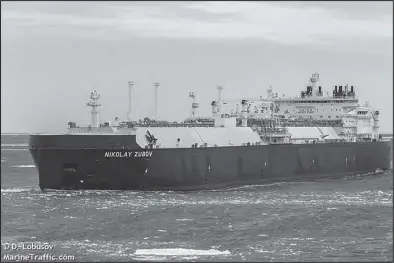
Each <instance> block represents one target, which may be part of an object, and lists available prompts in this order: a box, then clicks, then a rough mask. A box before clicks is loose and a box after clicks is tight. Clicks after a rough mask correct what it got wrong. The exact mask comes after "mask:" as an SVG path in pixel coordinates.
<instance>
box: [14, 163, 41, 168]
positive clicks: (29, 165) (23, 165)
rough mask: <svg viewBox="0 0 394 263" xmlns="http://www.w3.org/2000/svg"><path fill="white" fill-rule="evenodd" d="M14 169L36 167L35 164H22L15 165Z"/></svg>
mask: <svg viewBox="0 0 394 263" xmlns="http://www.w3.org/2000/svg"><path fill="white" fill-rule="evenodd" d="M12 167H14V168H33V167H36V166H35V165H34V164H21V165H14V166H12Z"/></svg>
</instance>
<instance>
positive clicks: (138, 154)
mask: <svg viewBox="0 0 394 263" xmlns="http://www.w3.org/2000/svg"><path fill="white" fill-rule="evenodd" d="M151 156H152V151H143V152H105V154H104V157H106V158H135V157H136V158H138V157H151Z"/></svg>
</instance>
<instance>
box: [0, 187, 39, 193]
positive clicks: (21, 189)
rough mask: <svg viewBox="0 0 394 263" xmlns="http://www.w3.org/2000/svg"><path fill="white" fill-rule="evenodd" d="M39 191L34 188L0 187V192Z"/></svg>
mask: <svg viewBox="0 0 394 263" xmlns="http://www.w3.org/2000/svg"><path fill="white" fill-rule="evenodd" d="M37 191H41V190H40V189H36V188H4V189H3V188H1V193H2V194H3V193H23V192H37Z"/></svg>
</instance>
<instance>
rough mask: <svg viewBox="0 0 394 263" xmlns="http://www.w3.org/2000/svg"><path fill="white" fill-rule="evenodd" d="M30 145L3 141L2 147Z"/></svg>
mask: <svg viewBox="0 0 394 263" xmlns="http://www.w3.org/2000/svg"><path fill="white" fill-rule="evenodd" d="M27 146H29V145H28V144H27V143H14V144H10V143H2V144H1V147H27Z"/></svg>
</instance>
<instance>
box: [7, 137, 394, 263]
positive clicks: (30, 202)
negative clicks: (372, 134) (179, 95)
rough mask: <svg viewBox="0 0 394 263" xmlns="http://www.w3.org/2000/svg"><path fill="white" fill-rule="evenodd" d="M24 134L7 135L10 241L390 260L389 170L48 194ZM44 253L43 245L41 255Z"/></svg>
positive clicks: (127, 253) (70, 249) (140, 253)
mask: <svg viewBox="0 0 394 263" xmlns="http://www.w3.org/2000/svg"><path fill="white" fill-rule="evenodd" d="M26 141H27V137H26V136H11V135H7V136H3V135H2V136H1V219H2V220H1V241H2V245H3V246H2V249H1V253H2V257H4V255H6V254H8V255H10V254H12V255H17V254H29V253H31V251H27V250H20V249H18V250H14V251H12V250H5V247H4V246H5V245H6V244H16V243H24V244H26V245H27V244H29V243H31V242H34V243H35V244H50V245H54V248H53V249H52V250H50V251H45V252H46V253H50V254H52V255H54V256H60V255H71V256H74V257H75V260H77V261H88V260H89V261H92V260H93V261H99V260H102V261H104V260H111V261H125V260H179V261H210V260H214V261H220V260H222V261H223V260H224V261H239V260H252V261H293V260H294V261H361V260H362V261H392V260H393V211H392V209H393V174H392V172H386V173H384V174H369V175H358V176H353V177H349V178H346V179H332V180H322V181H317V182H298V183H278V184H271V185H266V186H249V187H241V188H234V189H229V190H222V191H202V192H193V193H173V192H161V193H154V192H150V193H147V192H122V191H49V192H45V193H44V192H41V191H40V190H39V189H38V176H37V171H36V169H35V167H34V164H33V161H32V159H31V157H30V155H29V151H28V150H27V145H26ZM34 253H36V254H40V253H43V251H35V252H34Z"/></svg>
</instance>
